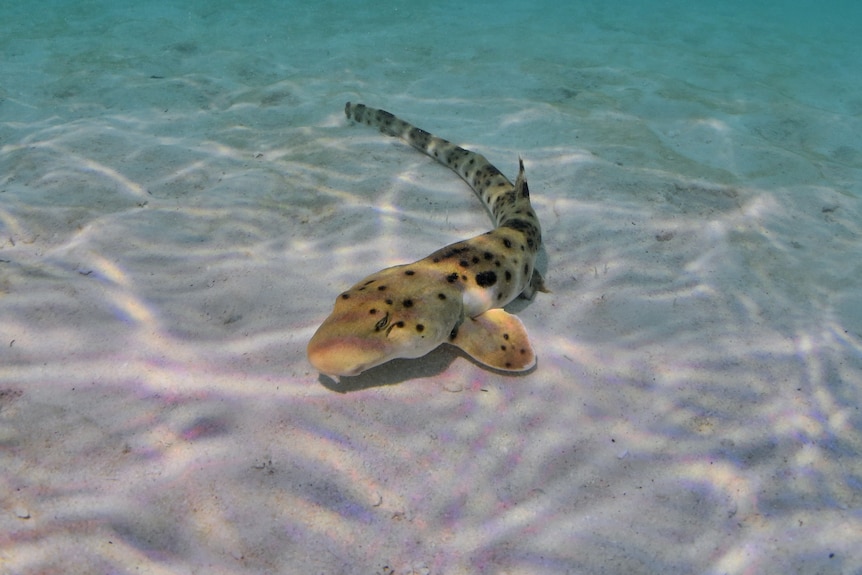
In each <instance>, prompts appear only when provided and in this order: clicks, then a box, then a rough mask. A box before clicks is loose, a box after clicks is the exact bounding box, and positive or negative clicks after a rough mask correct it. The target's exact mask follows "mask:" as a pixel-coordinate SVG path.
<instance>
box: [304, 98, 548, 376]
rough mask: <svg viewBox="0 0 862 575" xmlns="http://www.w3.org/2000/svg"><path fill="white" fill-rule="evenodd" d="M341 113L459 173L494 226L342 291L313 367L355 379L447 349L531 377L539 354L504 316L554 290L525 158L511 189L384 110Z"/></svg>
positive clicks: (311, 347) (319, 334)
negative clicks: (542, 269) (546, 273)
mask: <svg viewBox="0 0 862 575" xmlns="http://www.w3.org/2000/svg"><path fill="white" fill-rule="evenodd" d="M344 112H345V114H346V115H347V118H348V119H349V120H351V121H353V122H354V123H359V124H366V125H368V126H371V127H375V128H377V129H379V130H380V132H382V133H383V134H386V135H389V136H393V137H397V138H400V139H402V140H404V141H405V142H406V143H408V144H410V145H411V146H413V147H414V148H416V149H417V150H419V151H421V152H424V153H425V154H427V155H428V156H430V157H432V158H434V159H435V160H437V161H438V162H439V163H441V164H443V165H444V166H446V167H448V168H450V169H451V170H452V171H454V172H455V173H456V174H458V175H459V176H460V177H461V178H462V179H463V180H464V181H465V182H467V184H469V185H470V187H471V188H472V189H473V191H474V192H475V194H476V196H478V198H479V199H480V200H481V201H482V202H483V204H484V205H485V207H486V208H487V210H488V212H490V215H491V217H492V219H493V221H494V229H492V230H491V231H488V232H486V233H483V234H481V235H478V236H476V237H473V238H470V239H466V240H462V241H459V242H455V243H453V244H450V245H448V246H446V247H443V248H441V249H439V250H437V251H435V252H434V253H432V254H431V255H429V256H428V257H425V258H423V259H421V260H418V261H415V262H413V263H407V264H402V265H396V266H392V267H388V268H386V269H383V270H380V271H378V272H376V273H373V274H371V275H369V276H367V277H365V278H363V279H361V280H359V282H357V283H356V284H355V285H354V286H353V287H351V288H349V289H348V290H346V291H344V292H342V293H340V294H339V295H338V296H337V297H336V299H335V305H334V306H333V309H332V312H331V313H330V315H329V316H328V317H327V318H326V319H325V320H324V321H323V323H322V324H321V325H320V327H319V328H318V329H317V331H316V332H315V333H314V335H313V336H312V338H311V340H310V341H309V342H308V348H307V355H308V360H309V362H310V363H311V365H312V366H314V368H316V369H317V370H318V371H319V372H320V373H322V374H325V375H328V376H333V377H336V376H355V375H359V374H360V373H362V372H364V371H366V370H368V369H370V368H372V367H376V366H379V365H381V364H383V363H386V362H388V361H390V360H392V359H396V358H418V357H422V356H424V355H426V354H427V353H429V352H430V351H432V350H434V349H435V348H437V347H438V346H440V345H443V344H449V345H453V346H455V347H457V348H459V349H461V350H462V351H463V352H464V353H466V354H467V355H468V356H469V357H471V358H473V359H474V360H475V361H476V362H478V363H479V364H481V365H483V366H486V367H488V368H491V369H494V370H498V371H501V372H524V371H529V370H531V369H532V368H533V367H534V366H535V365H536V354H535V352H534V350H533V347H532V345H531V344H530V340H529V337H528V335H527V331H526V329H525V328H524V325H523V323H522V322H521V320H520V319H518V317H517V316H515V315H513V314H511V313H509V312H507V311H505V310H504V309H503V308H504V307H505V306H506V305H507V304H509V303H510V302H511V301H513V300H514V299H515V298H517V297H519V296H521V297H525V298H528V299H532V298H533V296H534V295H535V294H536V292H540V291H541V292H547V291H548V290H547V289H546V288H545V283H544V280H543V278H542V275H541V274H540V273H539V271H538V270H536V255H537V253H538V251H539V248H540V247H541V245H542V231H541V226H540V225H539V219H538V217H537V216H536V212H535V211H534V210H533V207H532V205H531V204H530V190H529V187H528V186H527V177H526V174H525V171H524V162H523V160H522V159H521V158H519V159H518V165H519V168H518V176H517V178H516V180H515V183H514V184H513V183H512V182H511V181H510V180H508V179H507V178H506V177H505V176H504V175H503V174H502V173H501V172H500V170H498V169H497V168H496V167H495V166H494V165H493V164H491V163H490V162H489V161H488V160H487V159H486V158H485V157H484V156H483V155H481V154H478V153H476V152H472V151H470V150H467V149H465V148H462V147H460V146H457V145H455V144H453V143H452V142H449V141H448V140H444V139H443V138H439V137H437V136H434V135H432V134H430V133H428V132H426V131H425V130H423V129H421V128H417V127H416V126H414V125H412V124H410V123H408V122H406V121H404V120H402V119H400V118H398V117H396V116H394V115H393V114H391V113H389V112H387V111H385V110H379V109H375V108H371V107H368V106H365V105H364V104H358V103H350V102H348V103H347V104H346V105H345V108H344Z"/></svg>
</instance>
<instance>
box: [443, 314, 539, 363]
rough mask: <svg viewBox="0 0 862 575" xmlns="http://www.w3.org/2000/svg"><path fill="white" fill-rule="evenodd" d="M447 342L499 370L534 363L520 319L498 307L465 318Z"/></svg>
mask: <svg viewBox="0 0 862 575" xmlns="http://www.w3.org/2000/svg"><path fill="white" fill-rule="evenodd" d="M449 343H451V344H452V345H454V346H457V347H459V348H460V349H462V350H463V351H464V352H465V353H467V354H468V355H469V356H470V357H472V358H473V359H475V360H476V361H478V362H479V363H482V364H485V365H487V366H488V367H492V368H494V369H499V370H501V371H526V370H528V369H530V368H532V367H533V366H534V365H536V354H535V353H534V352H533V347H532V346H531V345H530V340H529V338H528V337H527V330H526V329H524V325H523V324H522V323H521V320H519V319H518V318H517V317H516V316H514V315H512V314H510V313H506V312H505V311H503V310H502V309H489V310H488V311H486V312H485V313H483V314H481V315H479V316H476V317H474V318H467V319H465V320H464V322H463V323H462V324H461V325H460V326H458V328H457V333H456V334H455V337H454V338H451V339H450V340H449Z"/></svg>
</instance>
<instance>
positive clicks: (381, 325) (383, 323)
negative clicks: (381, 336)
mask: <svg viewBox="0 0 862 575" xmlns="http://www.w3.org/2000/svg"><path fill="white" fill-rule="evenodd" d="M388 324H389V314H388V313H387V314H386V315H385V316H383V319H381V320H380V321H378V322H377V323H376V324H375V325H374V331H380V330H381V329H383V328H385V327H386V326H387V325H388Z"/></svg>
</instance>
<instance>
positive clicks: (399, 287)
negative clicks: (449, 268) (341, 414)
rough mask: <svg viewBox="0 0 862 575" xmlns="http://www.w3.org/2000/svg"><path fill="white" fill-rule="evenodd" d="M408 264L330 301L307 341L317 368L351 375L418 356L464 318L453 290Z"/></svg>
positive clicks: (456, 291) (457, 293) (446, 336)
mask: <svg viewBox="0 0 862 575" xmlns="http://www.w3.org/2000/svg"><path fill="white" fill-rule="evenodd" d="M438 275H439V272H436V271H435V270H433V269H425V268H423V267H422V266H419V265H415V264H409V265H403V266H395V267H391V268H387V269H385V270H382V271H380V272H377V273H375V274H373V275H371V276H368V277H367V278H365V279H364V280H362V281H360V282H359V283H357V284H356V285H355V286H353V287H352V288H350V289H349V290H348V291H346V292H344V293H342V294H341V295H339V296H338V298H337V299H336V300H335V306H334V308H333V310H332V313H331V314H330V315H329V317H328V318H326V320H325V321H324V322H323V323H322V324H321V326H320V327H319V328H318V329H317V331H316V332H315V334H314V336H312V338H311V341H309V343H308V350H307V351H308V360H309V361H310V362H311V365H313V366H314V367H315V368H316V369H317V370H319V371H320V372H321V373H324V374H326V375H330V376H352V375H358V374H360V373H362V372H363V371H365V370H367V369H370V368H372V367H375V366H377V365H380V364H382V363H385V362H387V361H389V360H392V359H396V358H414V357H421V356H423V355H425V354H427V353H428V352H430V351H431V350H433V349H434V348H436V347H437V346H439V345H440V344H441V343H443V342H445V341H447V340H448V339H449V337H450V334H451V333H452V332H453V330H454V329H455V328H456V327H457V326H458V325H459V324H460V323H461V322H462V321H463V320H464V310H463V303H462V299H461V292H460V291H459V289H458V288H457V287H456V286H454V285H452V284H451V283H447V282H446V281H445V279H442V280H441V278H439V277H437V276H438Z"/></svg>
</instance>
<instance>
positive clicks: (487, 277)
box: [476, 271, 497, 288]
mask: <svg viewBox="0 0 862 575" xmlns="http://www.w3.org/2000/svg"><path fill="white" fill-rule="evenodd" d="M495 283H497V274H496V273H494V272H493V271H486V272H480V273H478V274H476V284H478V285H479V287H484V288H486V287H491V286H492V285H494V284H495Z"/></svg>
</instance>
